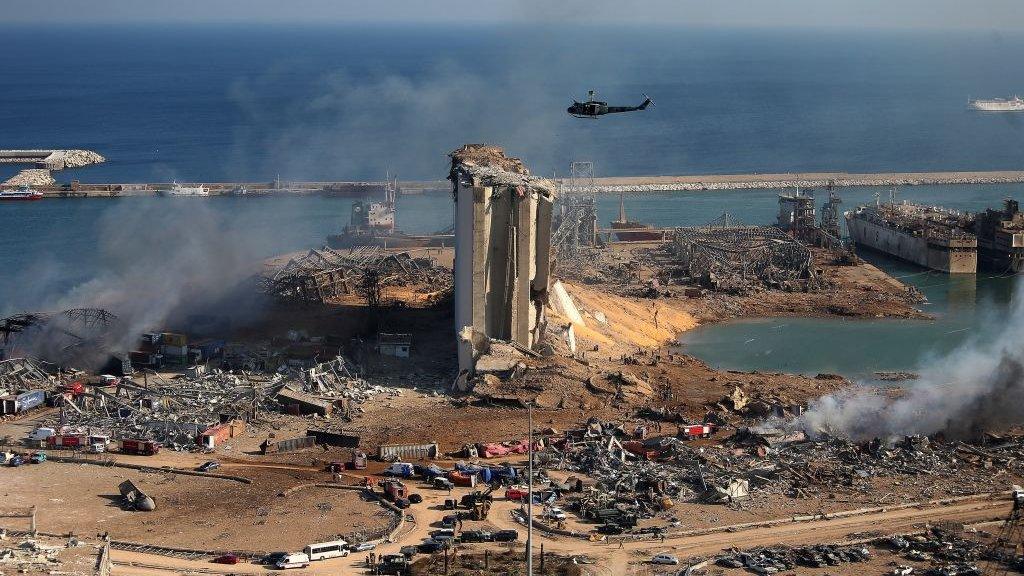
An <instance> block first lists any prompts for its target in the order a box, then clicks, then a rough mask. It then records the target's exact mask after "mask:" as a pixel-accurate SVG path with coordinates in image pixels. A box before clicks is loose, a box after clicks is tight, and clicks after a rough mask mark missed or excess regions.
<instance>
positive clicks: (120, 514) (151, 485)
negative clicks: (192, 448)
mask: <svg viewBox="0 0 1024 576" xmlns="http://www.w3.org/2000/svg"><path fill="white" fill-rule="evenodd" d="M230 473H236V474H239V475H241V476H244V477H249V478H252V479H253V483H252V484H250V485H247V484H242V483H240V482H235V481H231V480H221V479H214V478H202V477H196V476H184V475H178V474H172V473H168V472H142V471H138V470H132V469H125V468H118V467H107V466H97V465H91V464H69V463H60V462H45V463H43V464H39V465H31V466H30V465H24V466H21V467H19V468H3V469H0V477H2V488H0V494H2V495H3V501H4V507H13V508H27V507H29V506H36V507H37V511H38V512H37V522H38V527H39V530H41V531H44V532H56V533H67V532H75V533H77V534H81V535H83V536H95V535H97V534H102V533H109V535H110V537H111V538H112V539H115V540H125V541H130V542H141V543H146V544H154V545H164V546H175V547H184V548H196V549H203V550H209V549H213V550H225V551H245V550H266V549H268V548H284V549H301V548H302V547H303V546H305V545H306V544H309V543H311V542H321V541H327V540H331V539H334V538H335V537H337V536H338V535H341V534H347V535H350V534H353V533H356V532H360V531H363V530H378V529H381V528H383V527H386V526H387V525H388V523H389V521H390V519H391V516H392V515H391V514H390V513H387V512H385V511H383V509H382V508H381V507H380V506H379V505H378V504H377V503H376V502H367V501H364V500H363V499H362V498H361V497H360V495H359V494H358V493H355V492H351V491H347V490H336V489H328V488H315V487H310V488H306V489H302V490H298V491H296V492H295V493H293V494H290V495H289V496H287V497H284V496H280V495H279V494H280V493H281V491H283V490H285V489H286V488H289V487H292V486H296V485H299V484H303V483H308V482H311V474H309V473H306V472H304V471H299V470H283V469H274V468H245V469H231V472H230ZM326 478H327V477H326V475H321V476H320V477H319V478H317V480H318V481H323V480H325V479H326ZM128 479H130V480H132V481H133V482H135V483H136V485H138V486H139V487H140V488H142V490H143V491H145V492H146V493H147V494H149V495H150V496H152V497H153V498H154V499H155V500H156V503H157V508H156V510H154V511H152V512H138V511H130V510H127V509H125V507H124V506H123V505H122V501H121V496H120V494H119V493H118V490H117V485H118V484H119V483H121V482H122V481H124V480H128ZM3 520H7V519H3ZM12 527H14V526H12Z"/></svg>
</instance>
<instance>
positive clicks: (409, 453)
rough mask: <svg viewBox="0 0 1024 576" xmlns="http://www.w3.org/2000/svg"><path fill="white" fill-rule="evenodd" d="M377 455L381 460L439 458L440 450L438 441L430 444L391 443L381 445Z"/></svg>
mask: <svg viewBox="0 0 1024 576" xmlns="http://www.w3.org/2000/svg"><path fill="white" fill-rule="evenodd" d="M377 452H378V453H377V455H378V456H379V457H380V459H381V460H393V459H395V458H398V459H399V460H421V459H425V458H437V454H438V452H439V449H438V446H437V442H431V443H429V444H391V445H385V446H381V447H380V448H379V449H378V451H377Z"/></svg>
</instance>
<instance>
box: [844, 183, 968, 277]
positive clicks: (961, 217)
mask: <svg viewBox="0 0 1024 576" xmlns="http://www.w3.org/2000/svg"><path fill="white" fill-rule="evenodd" d="M845 216H846V228H847V230H848V231H849V234H850V239H851V240H853V242H854V243H855V244H856V245H857V246H858V247H864V248H869V249H872V250H875V251H878V252H881V253H883V254H887V255H889V256H893V257H896V258H899V259H900V260H905V261H907V262H911V263H913V264H917V265H918V266H922V267H924V268H929V269H931V270H938V271H940V272H947V273H949V274H974V273H975V272H977V269H978V239H977V238H976V237H975V236H974V234H971V233H970V232H967V231H966V228H967V227H968V226H969V224H968V222H969V216H968V215H965V214H963V213H960V212H955V211H952V210H947V209H945V208H940V207H932V206H923V205H919V204H912V203H908V202H903V203H900V204H897V203H895V202H892V203H889V204H879V203H878V202H877V201H876V203H875V205H874V206H860V207H859V208H857V209H856V210H853V211H850V212H846V214H845Z"/></svg>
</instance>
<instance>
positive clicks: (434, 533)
mask: <svg viewBox="0 0 1024 576" xmlns="http://www.w3.org/2000/svg"><path fill="white" fill-rule="evenodd" d="M438 536H455V530H452V529H451V528H438V529H437V530H431V531H430V537H431V538H437V537H438Z"/></svg>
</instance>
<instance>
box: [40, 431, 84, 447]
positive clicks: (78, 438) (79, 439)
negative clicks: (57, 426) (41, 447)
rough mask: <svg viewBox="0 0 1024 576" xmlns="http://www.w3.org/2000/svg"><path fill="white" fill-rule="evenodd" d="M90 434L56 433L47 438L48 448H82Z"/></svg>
mask: <svg viewBox="0 0 1024 576" xmlns="http://www.w3.org/2000/svg"><path fill="white" fill-rule="evenodd" d="M87 439H88V436H86V435H85V434H73V433H68V434H54V435H53V436H49V437H47V438H46V446H47V447H48V448H51V449H52V448H81V447H83V446H85V444H86V440H87Z"/></svg>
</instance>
